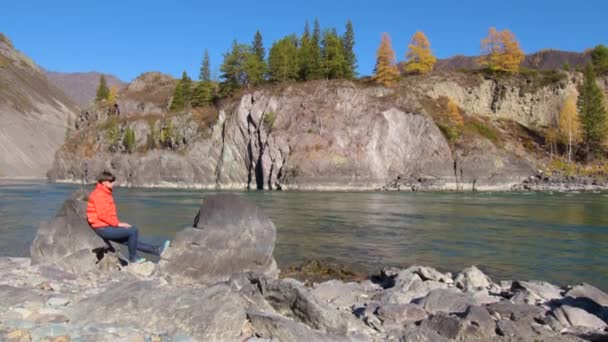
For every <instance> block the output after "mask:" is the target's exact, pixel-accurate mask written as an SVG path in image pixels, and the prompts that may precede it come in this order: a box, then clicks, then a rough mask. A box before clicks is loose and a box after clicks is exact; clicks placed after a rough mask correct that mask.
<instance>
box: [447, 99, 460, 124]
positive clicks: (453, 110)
mask: <svg viewBox="0 0 608 342" xmlns="http://www.w3.org/2000/svg"><path fill="white" fill-rule="evenodd" d="M447 118H448V120H450V122H451V123H452V124H454V125H456V126H458V127H461V126H462V125H464V119H463V118H462V113H461V109H460V107H459V106H458V104H457V103H456V101H454V100H453V99H452V98H451V97H448V102H447Z"/></svg>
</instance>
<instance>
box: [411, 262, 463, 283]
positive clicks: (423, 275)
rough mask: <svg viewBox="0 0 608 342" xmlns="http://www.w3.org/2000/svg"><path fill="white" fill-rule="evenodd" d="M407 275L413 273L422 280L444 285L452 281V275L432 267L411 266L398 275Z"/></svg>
mask: <svg viewBox="0 0 608 342" xmlns="http://www.w3.org/2000/svg"><path fill="white" fill-rule="evenodd" d="M402 273H403V274H407V273H415V274H417V275H418V276H419V277H420V279H422V280H433V281H438V282H441V283H446V284H453V283H454V280H453V279H452V275H451V274H449V273H445V274H444V273H441V272H439V271H437V270H436V269H434V268H432V267H425V266H411V267H409V268H407V269H405V270H403V271H401V272H399V274H400V275H401V274H402Z"/></svg>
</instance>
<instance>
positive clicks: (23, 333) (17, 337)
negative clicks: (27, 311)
mask: <svg viewBox="0 0 608 342" xmlns="http://www.w3.org/2000/svg"><path fill="white" fill-rule="evenodd" d="M5 337H6V339H7V340H8V341H9V342H29V341H31V340H32V337H31V335H30V332H29V331H27V330H23V329H17V330H13V331H11V332H9V333H8V334H6V335H5Z"/></svg>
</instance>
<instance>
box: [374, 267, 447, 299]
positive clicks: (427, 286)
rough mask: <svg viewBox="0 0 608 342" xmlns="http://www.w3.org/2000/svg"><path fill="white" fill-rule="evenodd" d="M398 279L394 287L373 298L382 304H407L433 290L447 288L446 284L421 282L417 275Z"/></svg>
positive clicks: (429, 281)
mask: <svg viewBox="0 0 608 342" xmlns="http://www.w3.org/2000/svg"><path fill="white" fill-rule="evenodd" d="M400 277H401V278H400V279H397V281H396V282H395V286H394V287H392V288H390V289H387V290H384V291H382V292H380V293H378V294H376V295H375V296H374V297H373V298H374V299H375V300H377V301H379V302H381V303H384V304H408V303H410V302H412V301H413V300H416V299H420V298H423V297H425V296H427V295H428V294H429V293H430V292H431V291H433V290H437V289H447V288H448V285H447V284H446V283H443V282H438V281H433V280H427V281H422V280H421V279H420V277H419V276H418V275H416V274H413V273H409V276H408V277H407V278H406V277H405V276H401V275H400Z"/></svg>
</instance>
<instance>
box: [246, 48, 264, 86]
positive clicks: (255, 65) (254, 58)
mask: <svg viewBox="0 0 608 342" xmlns="http://www.w3.org/2000/svg"><path fill="white" fill-rule="evenodd" d="M244 68H245V74H246V75H247V87H250V86H255V85H257V84H260V83H262V82H263V81H264V75H266V62H265V61H264V60H260V59H259V56H258V55H257V54H255V53H247V54H246V56H245V65H244Z"/></svg>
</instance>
